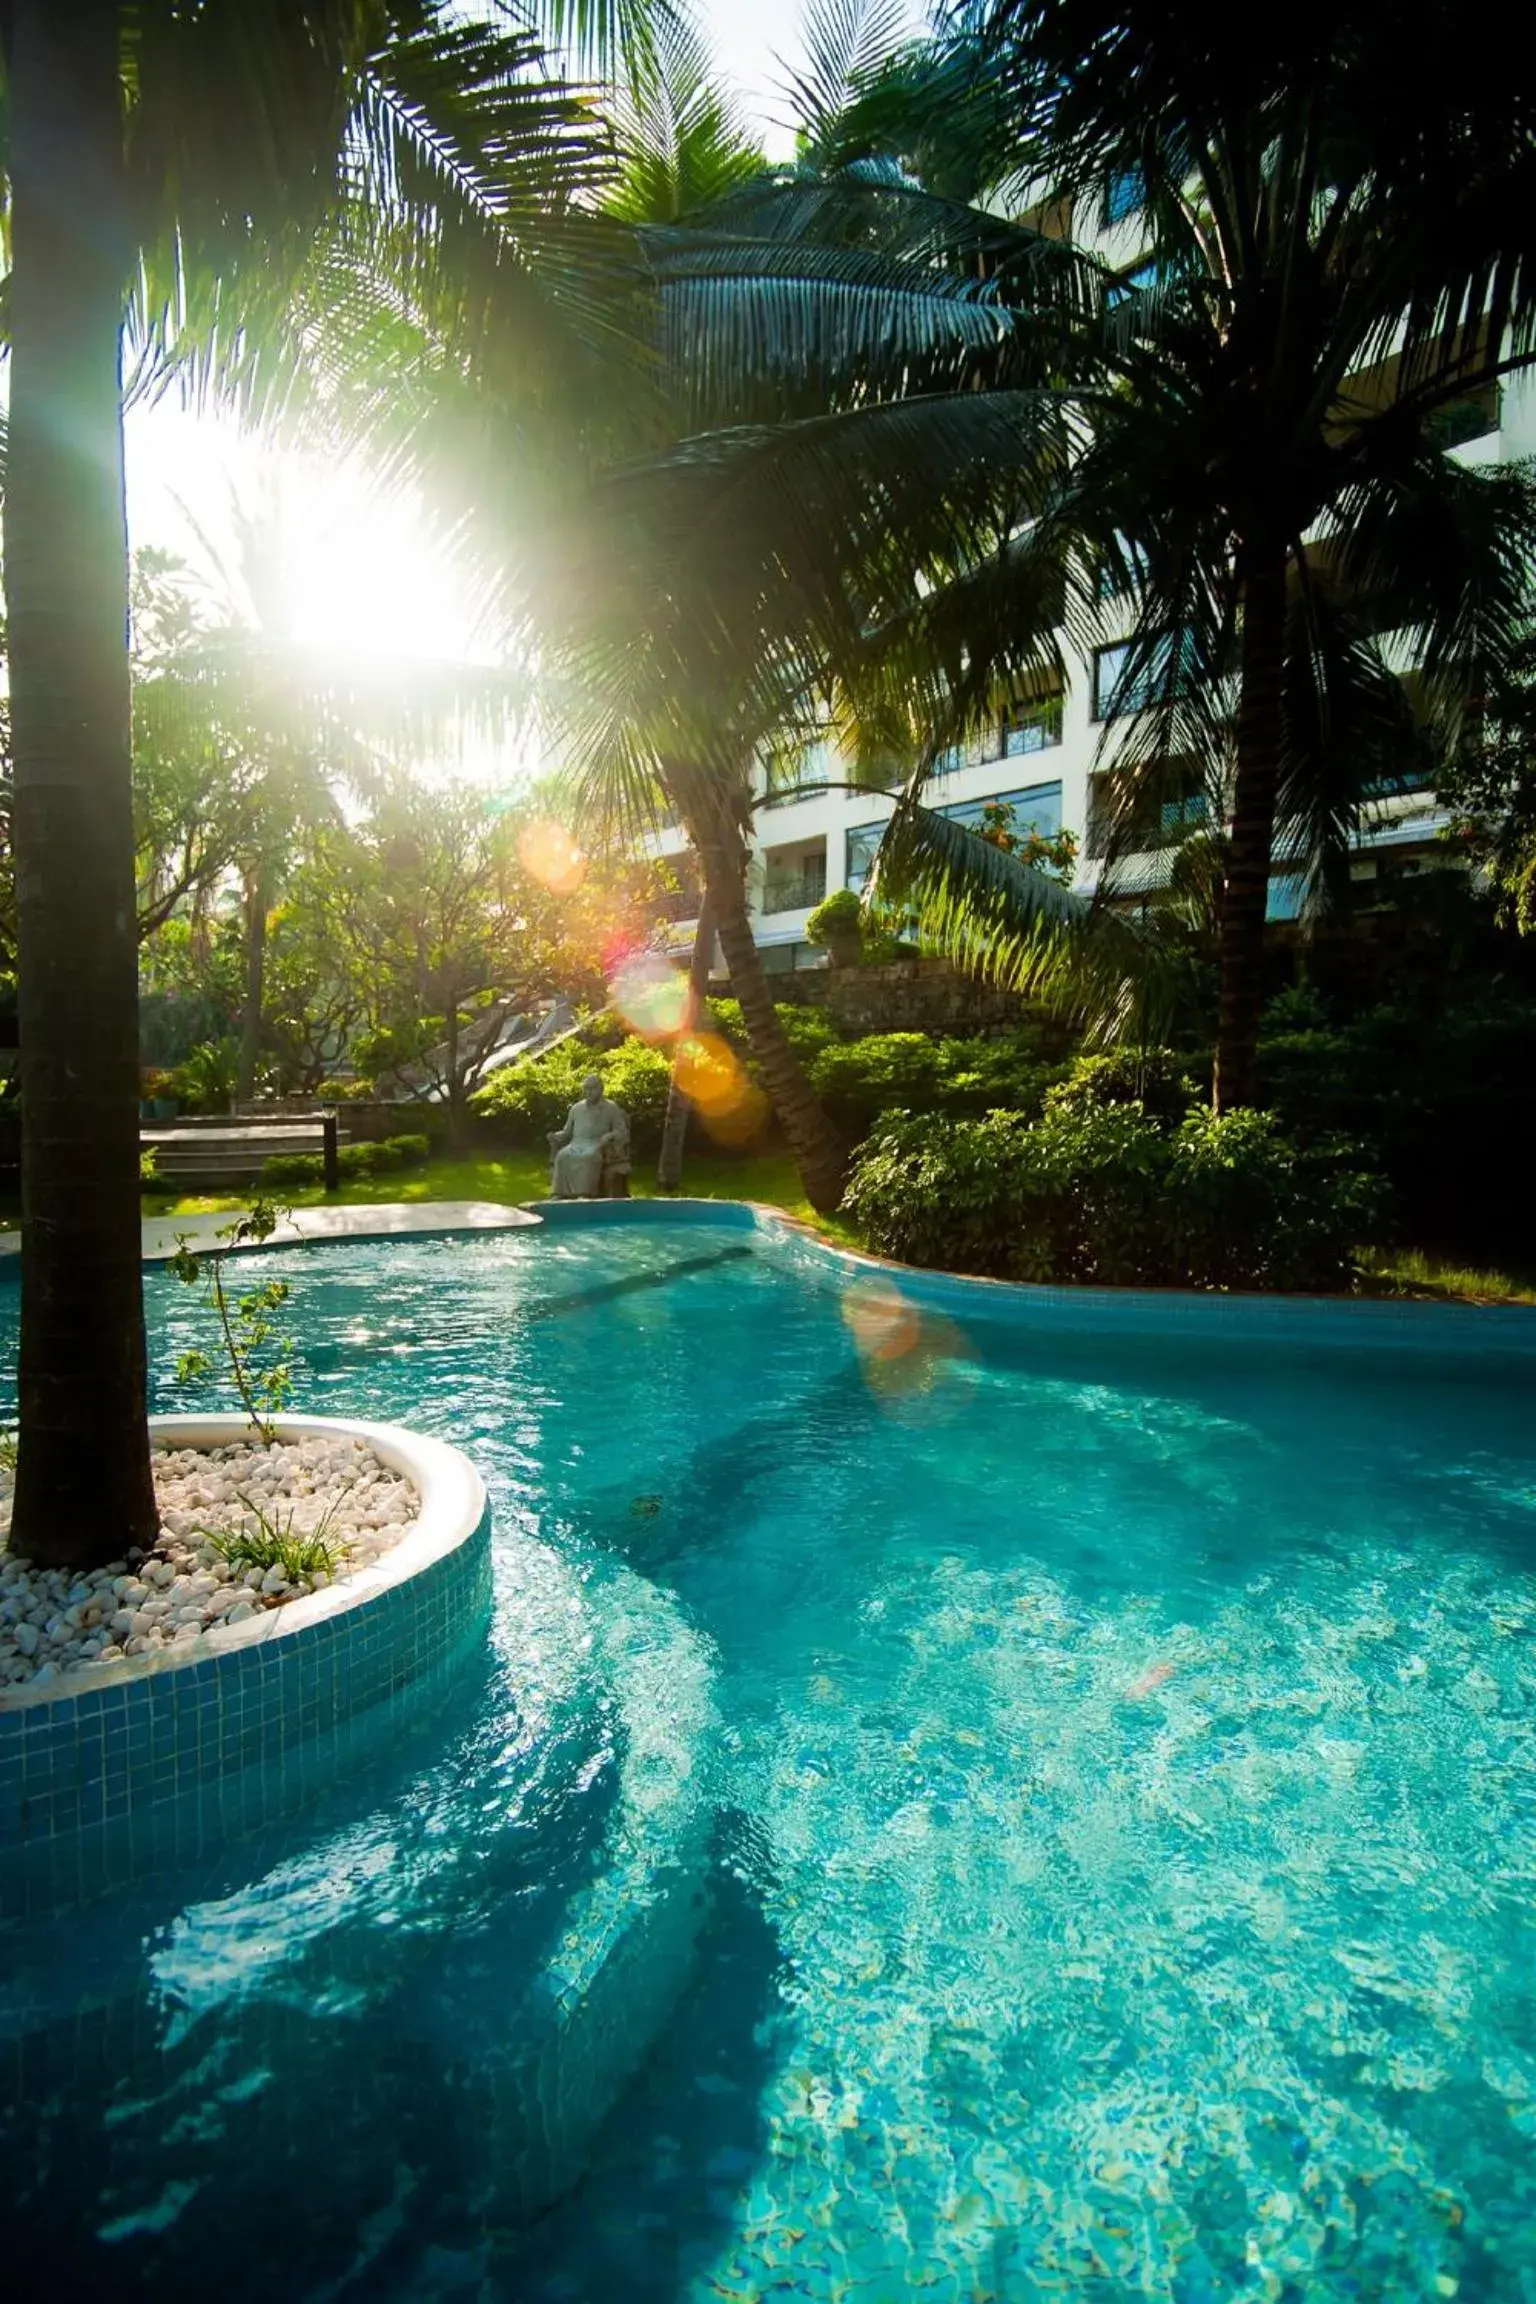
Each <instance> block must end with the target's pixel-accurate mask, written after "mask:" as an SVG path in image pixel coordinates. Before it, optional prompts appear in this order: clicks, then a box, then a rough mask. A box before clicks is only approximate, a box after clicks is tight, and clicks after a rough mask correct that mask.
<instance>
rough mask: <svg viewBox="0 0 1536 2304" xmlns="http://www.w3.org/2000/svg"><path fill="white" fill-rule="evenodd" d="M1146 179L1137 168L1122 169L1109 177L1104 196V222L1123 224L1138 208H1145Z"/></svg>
mask: <svg viewBox="0 0 1536 2304" xmlns="http://www.w3.org/2000/svg"><path fill="white" fill-rule="evenodd" d="M1146 200H1147V185H1146V179H1145V177H1144V176H1143V175H1142V173H1141V170H1140V169H1139V168H1122V169H1121V170H1120V173H1119V174H1118V175H1117V176H1111V178H1110V180H1109V184H1108V186H1107V188H1106V190H1105V194H1104V221H1105V223H1106V224H1123V223H1124V222H1125V220H1126V218H1127V216H1134V215H1135V213H1136V211H1137V209H1138V208H1143V207H1145V206H1146Z"/></svg>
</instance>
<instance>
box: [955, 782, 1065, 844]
mask: <svg viewBox="0 0 1536 2304" xmlns="http://www.w3.org/2000/svg"><path fill="white" fill-rule="evenodd" d="M984 808H1011V809H1012V810H1013V822H1012V827H1011V828H1012V830H1013V832H1014V833H1015V835H1016V836H1017V837H1019V838H1021V839H1022V838H1026V837H1027V836H1028V835H1029V834H1030V833H1031V832H1038V833H1039V835H1040V837H1041V839H1042V840H1054V839H1055V837H1056V835H1057V833H1058V832H1059V831H1060V830H1061V786H1060V785H1059V784H1026V785H1025V786H1024V788H1023V790H1022V791H1019V792H988V793H986V794H984V795H983V797H982V798H981V799H979V800H962V801H958V802H957V803H956V805H955V806H954V807H953V808H941V809H940V810H939V814H940V815H941V816H948V817H950V818H951V819H952V820H953V821H954V822H955V823H956V824H969V825H970V826H972V827H973V828H974V827H975V826H976V825H978V824H979V823H980V822H981V816H982V810H983V809H984Z"/></svg>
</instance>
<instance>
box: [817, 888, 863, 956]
mask: <svg viewBox="0 0 1536 2304" xmlns="http://www.w3.org/2000/svg"><path fill="white" fill-rule="evenodd" d="M805 940H806V942H807V944H821V945H826V946H836V945H842V944H847V945H850V946H851V945H853V944H855V943H857V944H859V945H861V946H862V944H863V940H864V907H863V905H862V904H861V903H860V902H859V899H858V897H857V895H856V894H855V893H854V891H853V889H851V888H834V889H833V891H832V893H831V895H830V896H824V897H823V898H822V900H821V902H820V903H819V904H818V905H817V907H816V909H815V911H814V912H813V913H812V914H811V916H810V918H809V919H808V920H807V921H806V924H805Z"/></svg>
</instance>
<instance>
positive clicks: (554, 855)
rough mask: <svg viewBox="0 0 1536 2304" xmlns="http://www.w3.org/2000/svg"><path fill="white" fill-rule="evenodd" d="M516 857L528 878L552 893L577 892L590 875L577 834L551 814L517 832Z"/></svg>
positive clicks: (553, 894) (555, 894)
mask: <svg viewBox="0 0 1536 2304" xmlns="http://www.w3.org/2000/svg"><path fill="white" fill-rule="evenodd" d="M517 858H518V862H519V863H520V864H521V865H522V867H523V870H524V871H525V872H526V873H527V875H528V877H529V879H530V880H537V881H538V883H539V885H540V887H541V888H547V889H548V890H549V892H550V894H551V895H552V896H574V895H575V894H576V891H577V890H578V889H579V888H580V886H581V884H582V882H583V881H584V880H585V879H586V876H587V859H586V856H585V855H584V854H583V852H582V850H581V848H580V847H579V846H578V844H577V842H576V839H575V837H574V835H573V834H572V833H570V832H568V831H567V830H566V828H565V826H564V825H563V824H556V823H555V822H554V821H553V820H552V819H551V818H549V817H541V818H540V819H539V820H538V822H537V823H534V824H529V825H528V826H526V827H525V829H524V830H523V831H522V832H520V833H519V834H518V838H517Z"/></svg>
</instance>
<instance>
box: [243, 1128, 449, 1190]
mask: <svg viewBox="0 0 1536 2304" xmlns="http://www.w3.org/2000/svg"><path fill="white" fill-rule="evenodd" d="M431 1156H432V1143H431V1139H430V1137H427V1136H386V1137H385V1138H384V1139H383V1140H382V1142H380V1143H378V1144H342V1145H340V1146H339V1147H338V1148H337V1153H336V1167H337V1171H338V1173H339V1175H340V1177H341V1180H342V1182H343V1183H344V1184H345V1183H347V1182H349V1181H352V1182H355V1181H356V1180H357V1179H358V1178H360V1177H365V1176H393V1175H395V1174H397V1173H398V1172H399V1171H400V1170H401V1169H405V1168H424V1167H425V1166H426V1164H427V1162H428V1160H429V1159H430V1158H431ZM261 1181H262V1183H263V1184H289V1185H292V1184H323V1183H324V1182H325V1161H324V1158H323V1157H322V1155H321V1154H320V1153H318V1152H277V1153H274V1154H273V1156H272V1158H271V1159H270V1160H264V1161H263V1162H262V1168H261Z"/></svg>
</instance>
